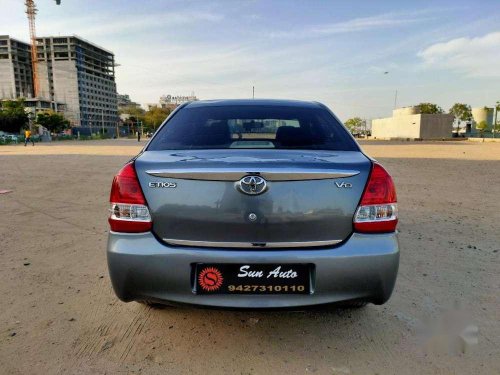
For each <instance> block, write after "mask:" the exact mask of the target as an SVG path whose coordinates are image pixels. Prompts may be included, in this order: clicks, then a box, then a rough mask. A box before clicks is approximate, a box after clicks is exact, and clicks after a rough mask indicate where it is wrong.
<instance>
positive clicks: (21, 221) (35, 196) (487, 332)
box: [0, 140, 500, 375]
mask: <svg viewBox="0 0 500 375" xmlns="http://www.w3.org/2000/svg"><path fill="white" fill-rule="evenodd" d="M142 145H143V144H142ZM362 147H363V148H364V150H365V151H366V152H367V153H368V154H369V155H371V156H373V157H375V158H377V159H379V160H380V161H381V162H383V163H384V165H385V166H386V167H387V168H388V169H389V171H390V172H391V173H392V175H393V176H394V179H395V182H396V186H397V189H398V198H399V199H398V200H399V208H400V226H399V229H400V232H401V234H400V244H401V266H400V271H399V277H398V281H397V285H396V289H395V291H394V294H393V296H392V298H391V300H390V301H389V302H388V303H387V304H385V305H383V306H374V305H369V306H367V307H366V308H364V309H359V310H351V309H347V310H346V309H344V310H342V309H328V310H308V311H302V312H289V311H287V312H283V311H280V312H274V311H273V312H259V311H257V312H256V311H227V310H223V311H220V310H206V309H195V308H165V309H153V308H150V307H146V306H143V305H140V304H138V303H128V304H126V303H122V302H120V301H119V300H117V298H116V297H115V295H114V293H113V290H112V288H111V284H110V280H109V277H108V273H107V266H106V255H105V246H106V237H107V228H108V226H107V210H108V194H109V188H110V183H111V179H112V176H113V175H114V173H115V172H116V171H117V170H118V169H119V167H120V166H121V165H122V164H123V163H124V162H125V161H127V160H128V158H129V157H130V156H132V155H134V154H136V153H137V152H138V151H139V150H140V148H141V146H140V145H138V144H137V142H133V141H125V140H110V141H93V142H80V143H77V142H60V143H52V144H43V145H42V144H37V145H36V146H35V147H32V146H28V147H24V146H22V145H18V146H1V147H0V190H2V189H6V190H12V192H10V193H6V194H0V298H1V309H0V373H1V374H57V373H64V374H94V373H96V374H104V373H107V374H118V373H122V374H125V373H147V374H167V373H172V374H187V373H203V374H226V373H227V374H271V373H288V374H306V373H317V374H339V375H345V374H381V375H382V374H421V373H422V374H498V373H500V349H499V348H500V323H499V322H500V293H499V290H500V267H499V265H500V262H499V260H500V143H472V142H470V143H469V142H432V143H425V142H404V143H395V142H382V141H380V142H364V143H363V144H362ZM457 316H460V317H462V318H457ZM440 322H441V324H440ZM459 335H461V337H462V338H460V337H459ZM476 341H477V343H476ZM448 344H450V345H451V346H452V348H451V349H449V350H448V349H447V345H448Z"/></svg>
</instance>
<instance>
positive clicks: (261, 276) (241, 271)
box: [193, 263, 313, 295]
mask: <svg viewBox="0 0 500 375" xmlns="http://www.w3.org/2000/svg"><path fill="white" fill-rule="evenodd" d="M312 275H313V265H311V264H307V263H196V264H194V265H193V277H194V280H193V281H194V282H193V293H195V294H200V295H214V294H215V295H217V294H225V295H230V294H239V295H242V294H244V295H282V294H286V295H294V294H298V295H304V294H306V295H307V294H311V291H312Z"/></svg>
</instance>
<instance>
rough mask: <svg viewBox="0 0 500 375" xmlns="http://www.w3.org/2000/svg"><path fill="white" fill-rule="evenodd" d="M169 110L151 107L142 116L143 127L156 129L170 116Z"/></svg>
mask: <svg viewBox="0 0 500 375" xmlns="http://www.w3.org/2000/svg"><path fill="white" fill-rule="evenodd" d="M170 112H171V111H170V109H168V108H159V107H152V108H151V109H150V110H149V111H147V112H146V113H145V114H144V125H146V126H148V127H152V128H153V130H155V129H156V127H158V126H159V125H161V123H162V122H163V121H164V120H165V119H166V118H167V117H168V115H170Z"/></svg>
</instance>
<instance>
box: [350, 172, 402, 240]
mask: <svg viewBox="0 0 500 375" xmlns="http://www.w3.org/2000/svg"><path fill="white" fill-rule="evenodd" d="M396 202H397V198H396V189H395V187H394V182H393V181H392V178H391V176H390V175H389V173H387V171H386V170H385V169H384V168H383V167H382V166H381V165H380V164H377V163H374V164H373V168H372V171H371V173H370V178H369V180H368V183H367V185H366V188H365V191H364V193H363V197H362V198H361V203H360V205H359V207H358V209H357V210H356V214H355V215H354V230H355V231H356V232H360V233H386V232H394V231H395V230H396V226H397V224H398V206H397V203H396Z"/></svg>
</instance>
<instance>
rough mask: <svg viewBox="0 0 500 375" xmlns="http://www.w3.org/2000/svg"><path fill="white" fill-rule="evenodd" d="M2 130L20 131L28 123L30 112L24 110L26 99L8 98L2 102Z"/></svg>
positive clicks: (0, 117)
mask: <svg viewBox="0 0 500 375" xmlns="http://www.w3.org/2000/svg"><path fill="white" fill-rule="evenodd" d="M0 105H1V107H0V130H2V131H5V132H8V133H19V131H20V130H21V128H24V127H25V126H26V125H27V124H28V114H27V113H26V111H25V110H24V100H23V99H18V100H6V101H4V102H0Z"/></svg>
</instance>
